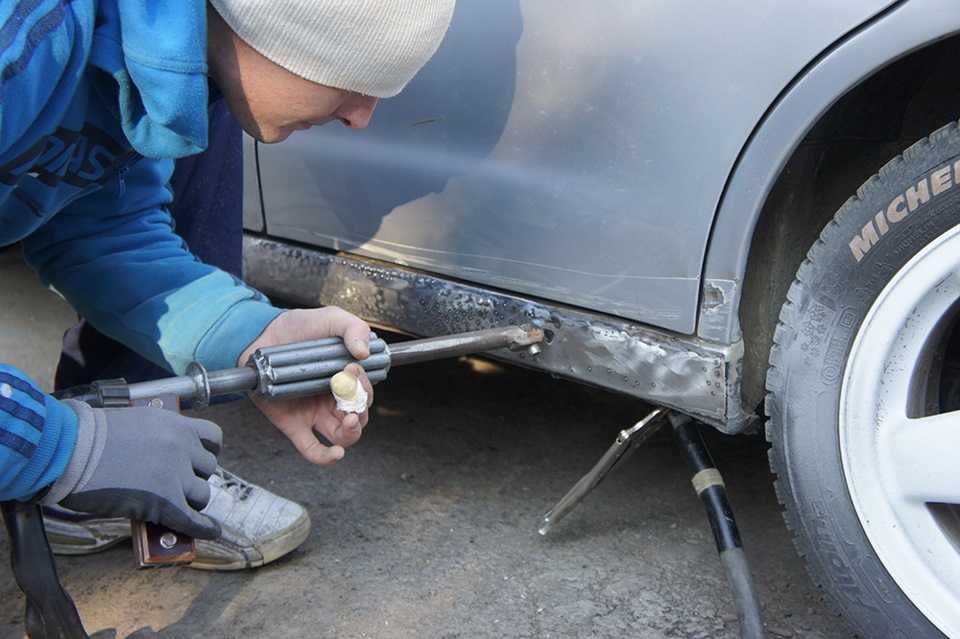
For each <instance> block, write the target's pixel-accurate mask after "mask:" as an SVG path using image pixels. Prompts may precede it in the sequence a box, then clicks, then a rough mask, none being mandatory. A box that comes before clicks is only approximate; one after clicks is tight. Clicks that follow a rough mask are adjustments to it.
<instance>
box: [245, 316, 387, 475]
mask: <svg viewBox="0 0 960 639" xmlns="http://www.w3.org/2000/svg"><path fill="white" fill-rule="evenodd" d="M324 337H341V338H343V342H344V344H346V347H347V349H348V350H349V351H350V353H351V354H352V355H353V356H354V357H355V358H356V359H366V358H367V357H369V356H370V343H369V342H370V327H369V326H368V325H367V323H366V322H364V321H363V320H361V319H360V318H358V317H356V316H354V315H351V314H350V313H348V312H346V311H344V310H343V309H341V308H337V307H335V306H328V307H326V308H316V309H309V310H307V309H301V310H293V311H287V312H285V313H284V314H283V315H280V316H278V317H277V318H276V319H275V320H273V321H272V322H271V323H270V324H269V325H268V326H267V328H266V329H264V331H263V333H262V334H261V335H260V337H258V338H257V339H256V340H255V341H254V342H253V343H252V344H250V346H248V347H247V349H246V350H245V351H244V352H243V354H242V355H240V361H239V362H238V365H239V366H243V365H245V364H246V363H247V360H248V359H249V358H250V355H252V354H253V352H254V351H255V350H257V349H258V348H262V347H265V346H275V345H277V344H288V343H291V342H304V341H307V340H314V339H322V338H324ZM346 370H347V371H349V372H350V373H351V374H352V375H353V376H354V377H356V378H357V379H358V380H360V383H361V384H363V387H364V389H366V391H367V397H368V400H367V406H368V407H369V406H370V405H371V404H373V387H372V386H371V385H370V380H369V379H367V375H366V372H364V370H363V368H362V367H360V366H359V365H357V364H350V365H349V366H348V367H347V369H346ZM253 402H254V403H255V404H256V405H257V407H258V408H260V410H261V412H263V414H264V415H266V416H267V418H269V419H270V421H271V422H273V424H274V425H275V426H276V427H277V428H279V429H280V431H281V432H283V434H284V435H286V436H287V437H288V438H289V439H290V441H291V442H293V445H294V446H295V447H296V448H297V450H298V451H300V454H301V455H303V456H304V458H306V459H307V461H310V462H312V463H314V464H320V465H323V466H326V465H329V464H333V463H336V462H337V461H339V460H340V459H342V458H343V456H344V454H345V452H346V451H345V449H346V448H347V447H348V446H352V445H353V444H355V443H357V440H359V439H360V435H361V433H362V432H363V427H364V426H366V425H367V420H368V419H369V414H368V413H367V411H364V412H363V413H362V414H359V415H357V414H353V413H350V414H344V413H342V412H340V411H338V410H337V402H336V399H334V397H333V396H332V395H330V394H324V395H317V396H313V397H300V398H295V399H285V400H266V399H264V398H262V397H259V396H256V395H255V396H254V397H253ZM314 431H316V432H319V433H321V434H322V435H323V436H324V437H326V438H327V440H328V441H330V443H332V444H333V446H325V445H324V444H322V443H321V442H320V440H318V439H317V437H316V435H315V434H314Z"/></svg>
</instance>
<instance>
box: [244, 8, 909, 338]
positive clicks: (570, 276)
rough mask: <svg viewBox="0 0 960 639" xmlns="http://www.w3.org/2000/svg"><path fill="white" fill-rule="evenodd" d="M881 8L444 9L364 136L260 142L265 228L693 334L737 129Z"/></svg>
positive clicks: (330, 130) (742, 130)
mask: <svg viewBox="0 0 960 639" xmlns="http://www.w3.org/2000/svg"><path fill="white" fill-rule="evenodd" d="M892 3H893V2H892V0H845V1H844V2H836V1H835V0H811V1H810V2H804V3H788V2H776V1H774V0H763V1H759V2H751V3H741V2H698V1H696V0H648V1H644V2H636V1H635V0H603V1H602V2H589V3H587V2H584V3H561V4H560V5H558V4H557V3H553V2H543V1H542V0H484V1H483V2H460V3H459V5H458V8H457V12H456V15H455V18H454V22H453V25H452V26H451V29H450V33H449V36H448V38H447V40H446V41H445V43H444V44H443V46H442V47H441V49H440V51H439V52H438V53H437V55H436V56H435V58H434V59H433V60H432V61H431V62H430V63H429V64H428V65H427V67H426V68H425V69H424V71H423V72H422V73H421V74H420V75H419V76H418V77H417V78H416V79H415V80H414V82H413V83H412V84H411V85H410V86H409V87H408V89H407V90H406V91H405V92H404V93H403V94H402V95H401V96H400V97H398V98H394V99H391V100H386V101H384V102H382V103H381V105H380V106H379V108H378V110H377V113H376V114H375V116H374V120H373V123H372V124H371V126H370V128H369V129H367V130H365V131H351V130H346V129H344V128H342V127H338V126H327V127H323V128H321V129H315V130H311V131H309V132H305V133H297V134H294V135H293V136H292V137H291V138H290V139H289V140H287V141H286V142H284V143H282V144H279V145H272V146H266V145H260V147H259V168H260V178H261V187H262V195H263V205H264V210H265V217H266V230H267V232H268V233H269V234H270V235H272V236H275V237H279V238H286V239H289V240H294V241H298V242H304V243H308V244H311V245H315V246H318V247H322V248H325V249H331V250H336V251H349V252H352V253H356V254H359V255H364V256H368V257H372V258H376V259H380V260H385V261H387V262H391V263H395V264H399V265H404V266H409V267H413V268H416V269H422V270H426V271H430V272H433V273H437V274H442V275H445V276H450V277H455V278H459V279H463V280H468V281H471V282H475V283H479V284H483V285H486V286H490V287H495V288H499V289H504V290H508V291H513V292H517V293H520V294H523V295H529V296H535V297H540V298H544V299H548V300H553V301H557V302H561V303H566V304H570V305H575V306H579V307H584V308H589V309H591V310H595V311H599V312H603V313H608V314H611V315H616V316H620V317H623V318H628V319H632V320H637V321H640V322H644V323H647V324H651V325H655V326H659V327H663V328H666V329H671V330H674V331H679V332H682V333H688V334H689V333H692V332H693V331H694V329H695V320H696V307H697V303H698V298H699V291H700V274H701V267H702V264H703V260H704V253H705V250H706V243H707V238H708V234H709V231H710V225H711V222H712V220H713V216H714V213H715V211H716V208H717V205H718V202H719V200H720V198H721V196H722V193H723V188H724V184H725V182H726V179H727V176H728V175H729V173H730V171H731V169H732V167H733V165H734V164H735V162H736V159H737V156H738V154H739V152H740V150H741V149H742V148H743V146H744V144H745V142H746V141H747V140H748V138H749V136H750V134H751V131H752V130H753V129H754V127H755V126H756V125H757V123H758V122H759V121H760V119H761V118H762V116H763V114H764V113H765V112H766V111H767V109H768V108H769V107H770V106H771V104H773V103H774V102H775V100H776V99H777V96H778V94H779V93H780V92H781V91H783V90H784V88H785V87H787V86H788V85H789V83H790V82H791V80H792V79H793V78H794V77H795V76H796V75H797V74H798V72H800V70H801V69H803V67H804V66H805V65H807V64H808V63H809V62H810V61H811V60H813V59H815V58H816V57H817V56H818V55H820V54H821V53H822V52H823V51H825V50H826V49H828V48H829V47H830V45H831V43H833V42H835V41H836V40H837V39H838V38H841V37H842V36H843V35H844V34H846V33H847V32H849V31H850V30H852V29H854V28H856V27H857V26H858V25H860V24H861V23H863V22H864V21H866V20H868V19H869V18H870V17H871V16H873V15H875V14H876V13H877V12H879V11H881V10H883V9H884V8H885V7H887V6H889V5H891V4H892ZM304 285H306V286H309V285H310V284H309V283H308V282H305V283H304Z"/></svg>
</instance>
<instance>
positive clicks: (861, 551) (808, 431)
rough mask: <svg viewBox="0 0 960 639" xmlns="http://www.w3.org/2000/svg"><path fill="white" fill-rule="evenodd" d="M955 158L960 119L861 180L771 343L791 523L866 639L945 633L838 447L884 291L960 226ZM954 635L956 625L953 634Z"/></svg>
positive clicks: (773, 451)
mask: <svg viewBox="0 0 960 639" xmlns="http://www.w3.org/2000/svg"><path fill="white" fill-rule="evenodd" d="M958 162H960V129H958V126H957V124H956V123H953V124H950V125H948V126H945V127H943V128H941V129H939V130H937V131H936V132H934V133H933V134H931V135H930V136H929V137H928V138H925V139H923V140H921V141H919V142H917V143H916V144H914V145H913V146H911V147H910V148H909V149H907V150H906V151H904V153H903V154H902V155H901V156H899V157H897V158H894V159H893V160H892V161H890V162H889V163H888V164H887V165H886V166H884V167H883V168H882V169H881V170H880V172H879V174H878V175H875V176H874V177H872V178H870V179H869V180H867V182H866V183H865V184H864V185H863V186H861V187H860V188H859V189H858V190H857V194H856V195H855V196H853V197H851V198H850V199H849V200H848V201H847V202H846V203H845V204H844V205H843V206H842V207H841V208H840V210H839V211H838V212H837V214H836V215H835V217H834V219H833V220H832V221H831V222H830V223H829V224H828V225H827V226H826V228H825V229H824V230H823V232H822V234H821V235H820V238H819V239H818V240H817V241H816V242H815V244H814V245H813V247H812V248H811V249H810V251H809V253H808V254H807V258H806V260H805V261H804V262H803V264H802V265H801V266H800V269H799V270H798V272H797V276H796V279H795V280H794V282H793V285H792V286H791V287H790V290H789V292H788V294H787V299H786V301H785V302H784V304H783V307H782V309H781V312H780V321H779V324H778V326H777V329H776V331H775V335H774V340H773V341H774V343H773V346H772V349H771V353H770V362H769V364H770V365H769V368H768V372H767V381H766V389H767V397H766V414H767V418H768V421H767V428H766V433H767V439H768V441H769V442H770V444H771V448H770V451H769V459H770V466H771V469H772V470H773V472H774V473H775V474H776V476H777V480H776V493H777V496H778V499H779V500H780V502H781V504H782V505H783V506H784V518H785V520H786V523H787V527H788V528H789V529H790V531H791V533H792V535H793V537H794V542H795V544H796V546H797V549H798V552H799V554H800V556H801V557H802V558H803V559H804V560H805V562H806V564H807V567H808V570H809V572H810V574H811V577H812V578H813V580H814V582H815V583H816V585H817V586H818V587H819V588H821V589H822V590H824V591H825V592H826V593H827V594H828V595H829V597H828V598H829V601H830V602H831V603H832V605H833V606H834V608H835V609H836V611H837V612H839V613H840V614H842V615H843V616H844V617H845V618H846V619H847V620H848V622H849V623H850V624H851V626H852V627H853V628H854V629H855V630H856V631H857V632H858V633H859V634H860V635H861V636H862V637H865V638H867V639H870V638H873V637H878V638H884V639H885V638H887V637H909V638H911V639H922V638H927V637H945V636H946V635H945V634H943V632H941V630H940V629H939V627H943V624H942V620H941V623H939V624H938V625H934V623H933V622H932V621H931V619H932V618H931V617H929V615H925V614H924V613H922V612H921V610H920V604H919V603H917V602H918V599H917V598H916V597H915V598H914V599H913V600H912V599H911V598H910V597H908V596H907V594H905V592H904V589H903V588H901V585H900V584H898V582H897V580H896V579H895V578H894V577H892V576H891V572H890V570H889V569H888V568H889V566H890V565H891V564H890V563H889V562H888V563H885V562H884V561H883V559H882V557H881V555H882V553H879V554H878V552H877V551H876V550H875V548H876V547H875V546H874V545H873V544H872V543H871V541H870V539H871V538H870V537H869V536H868V529H869V526H870V525H871V524H870V523H869V521H868V525H867V527H866V528H865V526H864V524H862V523H861V518H860V517H859V516H858V511H857V506H856V505H855V503H854V501H855V498H854V497H852V496H851V495H852V493H851V490H850V486H849V484H848V474H849V473H847V472H845V468H848V467H849V466H847V467H845V466H844V459H845V458H844V453H843V450H842V447H841V438H842V437H843V435H842V429H843V427H842V421H843V420H842V419H841V411H842V407H845V406H846V403H844V404H843V405H841V388H842V386H843V384H845V383H846V382H845V380H846V379H848V374H849V375H855V374H856V372H855V371H854V370H853V369H852V368H851V369H850V370H848V368H847V363H848V361H849V359H850V357H851V352H852V351H853V350H854V349H855V342H856V338H857V336H858V333H859V332H860V330H861V326H862V325H864V323H865V321H866V320H867V318H868V317H869V312H870V309H871V307H872V306H874V305H875V303H877V300H878V298H881V292H884V291H885V290H888V289H889V287H888V286H887V285H888V283H890V282H891V281H894V280H895V278H896V276H897V273H898V272H901V271H902V270H903V269H904V266H905V265H907V264H908V262H909V263H911V264H912V263H914V262H916V261H917V260H913V262H911V260H912V259H913V258H914V256H918V254H921V253H922V252H923V251H924V249H925V247H928V246H930V245H932V243H934V241H935V240H938V238H941V236H943V235H945V234H949V233H948V232H950V231H951V229H954V227H956V226H957V225H958V224H960V173H956V174H955V173H954V168H955V167H957V170H958V171H960V164H957V163H958ZM943 167H950V170H949V179H950V183H951V185H950V187H948V188H947V189H946V190H942V191H941V192H939V193H936V194H932V193H931V195H930V198H929V200H927V201H926V202H924V201H922V199H923V198H922V197H920V198H918V197H916V193H917V192H918V190H919V192H920V193H921V195H922V189H921V187H920V186H919V185H920V182H921V181H923V180H926V181H927V182H926V184H927V187H928V188H931V183H930V181H929V180H930V176H931V174H932V173H937V175H938V176H939V177H938V179H940V180H941V182H938V189H940V188H941V187H943V182H942V179H943V175H944V174H943V171H942V168H943ZM911 188H914V189H915V190H914V195H915V197H914V198H913V201H912V204H909V206H899V207H898V206H895V207H894V209H893V211H894V213H893V215H892V216H886V214H884V213H883V212H884V211H887V210H888V207H889V206H890V204H891V202H892V201H894V200H895V199H897V198H899V197H900V196H904V195H905V194H906V193H907V191H908V189H911ZM899 204H903V205H907V204H908V203H907V202H906V200H903V201H900V202H899ZM913 205H916V206H915V207H914V206H913ZM911 208H912V209H913V210H910V209H911ZM905 211H906V213H905ZM878 215H880V216H884V217H882V218H880V217H877V216H878ZM901 215H902V219H899V220H897V218H900V217H901ZM893 220H897V221H893ZM883 226H886V229H885V230H884V229H883V228H882V227H883ZM874 233H875V234H876V238H874ZM874 239H876V242H874V241H873V240H874ZM922 257H923V255H920V256H919V257H918V258H917V259H918V260H919V259H921V258H922ZM957 262H960V255H957ZM891 286H892V285H891ZM944 321H945V320H944ZM944 321H941V324H943V323H944ZM883 374H889V373H886V372H885V373H883ZM843 410H845V408H844V409H843ZM908 417H909V416H908ZM880 427H882V426H881V425H877V428H880ZM867 515H868V516H869V513H867ZM874 539H875V538H874ZM951 560H952V559H951ZM958 590H960V587H958ZM951 614H952V613H951ZM951 627H953V626H951ZM952 632H953V631H952ZM952 639H960V635H958V634H956V633H955V632H954V633H953V635H952Z"/></svg>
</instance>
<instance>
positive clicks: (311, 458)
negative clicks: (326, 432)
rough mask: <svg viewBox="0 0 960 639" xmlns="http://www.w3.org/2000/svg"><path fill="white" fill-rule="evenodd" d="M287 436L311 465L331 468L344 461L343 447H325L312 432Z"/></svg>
mask: <svg viewBox="0 0 960 639" xmlns="http://www.w3.org/2000/svg"><path fill="white" fill-rule="evenodd" d="M287 436H288V437H289V438H290V441H291V442H293V445H294V447H295V448H296V449H297V451H299V453H300V454H301V455H303V458H304V459H306V460H307V461H308V462H310V463H311V464H318V465H320V466H329V465H330V464H334V463H336V462H338V461H340V460H341V459H343V455H344V452H345V451H344V450H343V447H342V446H331V447H327V446H324V445H323V444H321V443H320V440H319V439H317V437H316V436H315V435H314V434H313V431H312V430H308V429H302V430H296V431H294V432H292V433H288V434H287Z"/></svg>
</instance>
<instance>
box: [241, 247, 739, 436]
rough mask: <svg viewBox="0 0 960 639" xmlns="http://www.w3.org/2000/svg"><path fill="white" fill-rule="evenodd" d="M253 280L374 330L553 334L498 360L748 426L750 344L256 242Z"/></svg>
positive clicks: (249, 267)
mask: <svg viewBox="0 0 960 639" xmlns="http://www.w3.org/2000/svg"><path fill="white" fill-rule="evenodd" d="M244 264H245V275H246V279H247V281H248V282H249V283H250V284H251V285H252V286H255V287H257V288H258V289H260V290H261V291H263V292H264V293H266V294H267V295H269V296H271V297H275V298H277V299H280V300H284V301H286V302H290V303H295V304H298V305H303V306H330V305H335V306H340V307H342V308H344V309H346V310H348V311H350V312H352V313H354V314H356V315H358V316H360V317H362V318H364V319H365V320H367V321H368V322H370V323H371V324H372V325H374V326H377V327H381V328H386V329H391V330H395V331H399V332H402V333H407V334H410V335H417V336H425V337H430V336H437V335H447V334H451V333H460V332H466V331H475V330H481V329H485V328H492V327H497V326H507V325H510V324H534V325H536V326H540V327H542V328H543V329H545V331H547V335H548V339H549V343H548V345H546V346H545V347H544V348H543V351H542V352H541V353H540V354H538V355H536V356H532V355H530V354H528V353H523V352H519V353H512V352H509V351H506V350H504V351H499V352H498V353H497V354H496V355H495V356H496V358H497V359H500V360H503V361H506V362H510V363H513V364H519V365H521V366H525V367H529V368H536V369H539V370H542V371H544V372H547V373H550V374H552V375H555V376H558V377H563V378H566V379H571V380H574V381H577V382H581V383H585V384H590V385H594V386H599V387H602V388H606V389H609V390H611V391H615V392H618V393H623V394H625V395H629V396H632V397H636V398H638V399H642V400H644V401H647V402H650V403H653V404H658V405H662V406H666V407H669V408H673V409H676V410H678V411H680V412H683V413H686V414H689V415H691V416H692V417H695V418H697V419H699V420H701V421H704V422H706V423H708V424H711V425H712V426H715V427H717V428H718V429H719V430H721V431H723V432H726V433H737V432H742V431H743V430H745V429H746V428H748V427H749V425H750V423H751V421H752V418H753V416H752V414H749V413H748V412H746V411H744V410H743V409H742V407H741V406H740V403H739V396H740V395H739V386H740V385H739V379H740V375H739V370H740V365H741V359H742V353H743V348H742V345H741V344H739V343H738V344H734V345H722V344H714V343H710V342H706V341H704V340H702V339H699V338H697V337H692V336H686V335H676V334H672V333H668V332H665V331H661V330H656V329H652V328H649V327H646V326H643V325H640V324H637V323H635V322H630V321H626V320H623V319H619V318H615V317H610V316H606V315H600V314H596V313H591V312H589V311H584V310H582V309H577V308H572V307H566V306H563V305H559V304H555V303H552V302H545V301H540V300H534V299H530V298H525V297H520V296H517V295H513V294H510V293H506V292H502V291H495V290H490V289H485V288H481V287H478V286H475V285H472V284H467V283H462V282H457V281H454V280H450V279H446V278H442V277H438V276H436V275H431V274H428V273H423V272H418V271H414V270H411V269H407V268H404V267H402V266H397V265H394V264H387V263H385V262H379V261H376V260H370V259H366V258H361V257H357V256H353V255H345V254H335V253H331V252H328V251H324V250H321V249H317V248H314V247H305V246H300V245H297V244H294V243H291V242H287V241H277V240H275V239H271V238H268V237H264V236H258V235H254V234H251V233H248V234H247V235H246V236H245V237H244Z"/></svg>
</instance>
